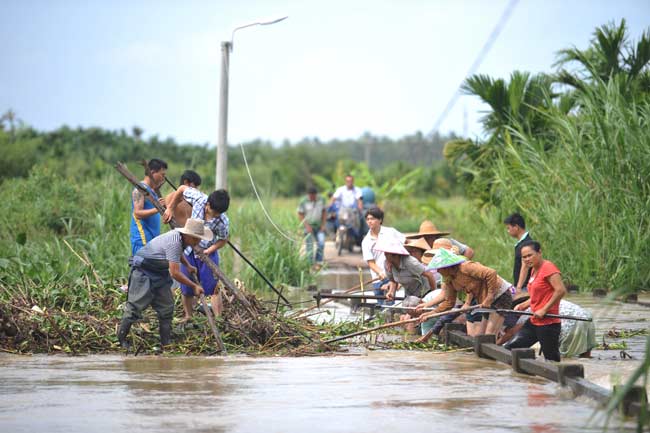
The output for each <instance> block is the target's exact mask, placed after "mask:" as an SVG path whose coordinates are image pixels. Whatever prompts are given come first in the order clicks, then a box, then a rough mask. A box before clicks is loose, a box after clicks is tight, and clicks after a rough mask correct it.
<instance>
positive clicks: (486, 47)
mask: <svg viewBox="0 0 650 433" xmlns="http://www.w3.org/2000/svg"><path fill="white" fill-rule="evenodd" d="M517 3H519V0H510V1H509V2H508V4H507V5H506V7H505V9H504V10H503V13H502V14H501V17H500V18H499V21H497V23H496V25H495V26H494V28H493V29H492V32H491V33H490V35H489V36H488V38H487V39H486V41H485V44H483V48H481V51H479V53H478V56H476V59H475V60H474V62H473V63H472V66H470V68H469V70H468V71H467V73H466V74H465V77H463V80H462V81H461V82H460V84H459V85H458V87H456V91H455V92H454V94H453V95H452V96H451V99H450V100H449V102H447V106H445V109H444V110H442V113H440V116H438V119H437V120H436V123H435V124H434V125H433V131H432V132H433V133H436V132H438V129H439V128H440V125H441V124H442V122H444V121H445V119H446V118H447V115H448V114H449V112H450V111H451V109H452V108H454V105H455V104H456V101H457V100H458V97H459V96H460V88H461V86H462V85H463V82H465V79H466V78H467V77H469V76H472V75H474V73H476V70H477V69H478V68H479V66H481V63H482V62H483V59H484V58H485V56H486V55H487V54H488V52H489V51H490V49H491V48H492V45H493V44H494V41H496V39H497V37H499V34H500V33H501V30H503V27H505V25H506V23H507V22H508V19H510V15H512V11H513V10H514V9H515V7H516V6H517Z"/></svg>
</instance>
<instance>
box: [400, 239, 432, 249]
mask: <svg viewBox="0 0 650 433" xmlns="http://www.w3.org/2000/svg"><path fill="white" fill-rule="evenodd" d="M404 246H405V247H411V248H417V249H419V250H422V251H426V250H428V249H429V248H431V245H429V243H428V242H427V241H425V240H424V238H417V239H407V240H406V242H404Z"/></svg>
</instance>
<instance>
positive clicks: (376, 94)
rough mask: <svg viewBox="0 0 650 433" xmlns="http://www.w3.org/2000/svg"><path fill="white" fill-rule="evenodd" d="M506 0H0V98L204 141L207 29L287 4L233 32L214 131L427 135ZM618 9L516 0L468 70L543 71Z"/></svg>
mask: <svg viewBox="0 0 650 433" xmlns="http://www.w3.org/2000/svg"><path fill="white" fill-rule="evenodd" d="M511 1H513V0H482V1H479V0H401V1H397V0H393V1H385V0H369V1H366V0H358V1H357V0H327V1H310V0H301V1H288V0H284V1H281V0H264V1H253V0H238V1H234V0H231V1H225V0H213V1H200V0H184V1H177V0H174V1H172V0H130V1H126V0H111V1H100V0H56V1H55V0H0V38H1V39H0V40H2V41H3V47H2V55H1V56H0V61H1V65H0V113H4V112H5V111H6V110H8V109H12V110H13V111H14V112H15V113H16V115H17V117H18V118H19V119H21V120H22V121H23V122H25V123H26V124H28V125H31V126H33V127H35V128H36V129H39V130H53V129H56V128H58V127H60V126H62V125H68V126H70V127H79V126H81V127H94V126H97V127H102V128H107V129H112V130H118V129H122V128H123V129H125V130H127V131H130V130H131V128H132V127H133V126H134V125H137V126H138V127H140V128H142V129H143V130H144V135H145V137H151V136H158V137H159V138H161V139H166V138H168V137H171V138H173V139H175V140H176V141H178V142H181V143H196V144H204V143H208V144H210V145H214V144H216V142H217V138H218V119H219V83H220V76H221V62H222V58H221V41H228V40H230V38H231V32H232V30H233V28H235V27H237V26H240V25H244V24H247V23H251V22H256V21H258V20H260V19H266V18H269V17H277V16H284V15H288V17H289V18H287V19H286V20H284V21H282V22H279V23H277V24H273V25H268V26H254V27H249V28H245V29H241V30H239V31H237V32H236V33H235V37H234V41H233V42H234V44H233V51H232V53H231V55H230V74H229V78H230V81H229V84H230V85H229V111H228V116H229V120H228V138H229V143H230V144H237V143H240V142H246V141H249V140H254V139H258V138H259V139H262V140H270V141H273V142H274V143H281V142H282V141H283V140H290V141H292V142H295V141H298V140H300V139H302V138H305V137H310V138H315V137H317V138H319V139H320V140H323V141H327V140H331V139H348V138H358V137H360V136H361V135H362V134H364V133H366V132H369V133H371V134H373V135H383V136H389V137H391V138H399V137H402V136H405V135H409V134H413V133H415V132H416V131H421V132H422V133H424V134H428V133H431V132H432V130H433V127H434V125H435V124H436V121H437V120H439V119H440V116H441V114H442V113H443V111H444V109H445V106H446V105H447V103H448V101H449V100H450V98H451V97H452V96H453V95H454V92H455V91H456V89H457V88H458V87H459V85H460V84H461V82H462V81H463V79H464V78H465V76H466V74H467V72H468V70H469V69H470V66H471V65H472V63H473V62H474V61H475V60H476V58H477V56H478V54H479V52H480V51H481V49H482V47H483V46H484V44H485V43H486V40H487V39H488V36H489V35H490V34H491V32H492V31H493V29H494V28H495V25H496V23H497V22H498V21H499V18H500V17H501V15H502V14H503V12H504V10H505V9H506V6H507V5H508V4H509V3H510V2H511ZM621 18H625V19H626V20H627V23H628V27H629V30H630V35H631V36H632V37H633V39H637V38H638V37H639V36H640V35H641V33H642V32H643V31H644V30H646V29H648V28H649V27H650V0H618V1H603V0H573V1H565V0H520V1H518V2H516V3H515V6H514V9H513V10H512V13H511V15H510V17H509V20H508V21H507V22H506V24H505V25H504V26H503V27H502V28H501V33H500V34H499V36H498V38H497V39H496V40H495V41H494V43H493V45H492V47H491V49H490V51H489V52H488V53H487V55H486V56H485V57H484V59H483V61H482V63H481V64H480V66H479V67H478V69H477V70H476V72H477V73H482V74H488V75H491V76H493V77H501V78H507V77H508V76H509V75H510V73H511V72H512V71H514V70H523V71H530V72H533V73H535V72H550V71H552V70H553V68H552V65H553V63H554V61H555V56H556V53H557V51H558V50H560V49H562V48H567V47H571V46H576V47H578V48H585V47H586V46H587V45H588V43H589V40H590V38H591V36H592V33H593V31H594V29H595V28H596V27H597V26H600V25H603V24H605V23H607V22H612V21H618V20H620V19H621ZM484 110H486V107H485V106H483V105H482V104H481V103H480V101H478V100H477V98H476V97H472V96H469V95H465V96H461V97H460V98H459V99H458V100H457V102H456V103H455V105H454V107H453V109H452V110H451V111H450V112H449V115H448V116H447V117H446V118H445V120H444V121H443V122H442V123H441V124H440V128H439V132H441V133H448V132H455V133H457V134H463V133H467V134H468V135H469V136H470V137H476V136H480V135H481V133H482V129H481V124H480V118H481V116H482V112H483V111H484Z"/></svg>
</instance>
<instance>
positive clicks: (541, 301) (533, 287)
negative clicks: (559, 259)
mask: <svg viewBox="0 0 650 433" xmlns="http://www.w3.org/2000/svg"><path fill="white" fill-rule="evenodd" d="M559 273H560V270H559V269H558V268H557V266H555V265H554V264H553V262H549V261H548V260H544V261H543V262H542V266H540V268H539V270H537V271H535V270H534V269H533V271H532V272H531V274H530V279H529V280H528V292H530V309H531V310H533V312H535V311H537V310H541V309H542V308H544V306H545V305H546V304H547V303H548V301H550V300H551V298H552V297H553V286H551V283H549V278H550V277H551V275H553V274H559ZM547 313H550V314H559V313H560V301H558V302H556V303H555V304H554V305H553V306H552V307H551V308H550V309H549V310H548V311H547ZM530 322H531V323H532V324H533V325H536V326H542V325H551V324H553V323H561V320H560V319H556V318H550V317H544V318H543V319H538V318H537V317H535V316H533V317H531V318H530Z"/></svg>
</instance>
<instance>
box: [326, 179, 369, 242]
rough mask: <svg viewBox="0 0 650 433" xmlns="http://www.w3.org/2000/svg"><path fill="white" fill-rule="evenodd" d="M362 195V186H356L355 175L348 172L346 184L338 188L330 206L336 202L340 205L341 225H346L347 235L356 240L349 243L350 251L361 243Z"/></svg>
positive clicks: (339, 219) (339, 220)
mask: <svg viewBox="0 0 650 433" xmlns="http://www.w3.org/2000/svg"><path fill="white" fill-rule="evenodd" d="M361 197H362V194H361V188H359V187H356V186H354V177H352V176H351V175H349V174H348V175H347V176H345V185H343V186H341V187H339V188H337V190H336V191H335V192H334V194H333V195H332V198H331V199H330V206H331V205H333V204H334V203H335V202H338V203H339V205H340V206H339V210H338V222H339V227H341V226H343V227H345V229H346V230H347V236H350V235H351V236H352V238H351V239H353V240H354V243H351V242H350V243H348V248H349V249H350V251H352V246H353V245H355V244H356V245H359V244H360V242H361V238H362V236H361V230H360V227H361V212H362V210H363V202H362V200H361ZM346 243H347V242H346Z"/></svg>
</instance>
